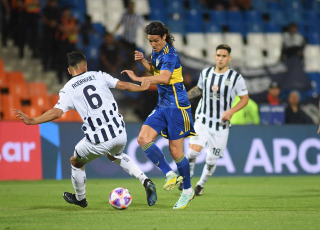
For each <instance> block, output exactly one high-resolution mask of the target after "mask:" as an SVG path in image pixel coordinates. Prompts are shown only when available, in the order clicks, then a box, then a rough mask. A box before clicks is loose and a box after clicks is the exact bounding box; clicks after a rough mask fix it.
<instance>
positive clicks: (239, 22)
mask: <svg viewBox="0 0 320 230" xmlns="http://www.w3.org/2000/svg"><path fill="white" fill-rule="evenodd" d="M227 23H228V24H227V25H228V28H229V31H230V32H232V33H241V34H242V35H243V36H246V25H245V23H244V17H243V14H242V12H240V11H227Z"/></svg>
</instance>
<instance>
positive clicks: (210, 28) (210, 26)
mask: <svg viewBox="0 0 320 230" xmlns="http://www.w3.org/2000/svg"><path fill="white" fill-rule="evenodd" d="M203 27H204V28H203V30H204V32H205V33H221V32H222V30H221V27H220V26H219V25H216V24H215V23H212V22H210V21H209V22H204V24H203Z"/></svg>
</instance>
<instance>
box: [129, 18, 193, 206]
mask: <svg viewBox="0 0 320 230" xmlns="http://www.w3.org/2000/svg"><path fill="white" fill-rule="evenodd" d="M145 32H146V34H147V36H148V40H149V43H150V45H151V47H152V57H151V62H148V61H147V60H146V59H145V58H144V55H143V54H142V53H141V52H138V51H136V52H135V60H136V61H138V62H140V63H141V64H142V65H143V67H144V68H145V70H146V71H148V72H149V73H151V74H153V75H154V76H144V77H137V76H136V75H135V74H134V73H133V72H132V71H124V72H127V73H128V75H129V77H130V78H131V79H132V80H133V81H138V82H141V81H143V80H145V79H147V80H150V81H151V82H152V84H156V85H157V87H158V94H159V98H158V105H157V106H156V108H155V109H154V110H153V111H152V112H151V114H150V115H149V116H148V118H147V119H146V121H145V123H144V125H143V126H142V128H141V131H140V134H139V137H138V143H139V145H140V146H141V148H142V150H143V151H144V152H145V153H146V155H147V156H148V157H149V159H150V160H151V161H152V162H153V163H154V164H155V165H156V166H158V168H159V169H160V170H161V171H162V172H163V174H164V175H165V176H166V183H165V185H164V189H165V190H172V189H173V188H174V187H175V186H176V185H178V184H179V183H181V182H182V180H183V192H182V194H181V197H180V199H179V200H178V201H177V203H176V204H175V205H174V206H173V209H183V208H185V207H186V206H187V205H188V203H189V202H190V201H191V200H192V199H193V197H194V191H193V189H192V187H191V181H190V166H189V162H188V160H187V158H186V157H185V156H184V154H183V140H184V138H185V137H188V136H193V135H195V132H194V128H193V120H192V115H191V105H190V102H189V100H188V96H187V92H186V89H185V87H184V85H183V77H182V66H181V63H180V59H179V56H178V54H177V51H176V50H175V48H174V47H173V41H174V38H173V36H172V35H171V34H170V32H169V29H168V27H167V26H165V25H164V24H162V23H161V22H151V23H150V24H149V25H147V26H146V27H145ZM159 134H161V135H162V136H164V137H166V138H168V139H169V149H170V154H171V156H172V157H173V159H174V161H175V162H176V164H177V168H178V171H179V174H180V176H178V175H176V174H175V173H174V171H173V170H172V169H171V167H170V166H169V164H168V162H167V161H166V159H165V158H164V155H163V153H162V151H161V150H160V149H159V148H158V146H156V145H155V143H154V140H155V138H156V137H157V136H158V135H159Z"/></svg>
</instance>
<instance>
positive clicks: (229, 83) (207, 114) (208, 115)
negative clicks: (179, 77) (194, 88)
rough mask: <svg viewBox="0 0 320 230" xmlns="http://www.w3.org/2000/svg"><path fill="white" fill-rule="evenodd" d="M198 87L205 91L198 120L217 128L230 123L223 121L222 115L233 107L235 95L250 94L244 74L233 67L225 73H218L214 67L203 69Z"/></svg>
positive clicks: (197, 111) (196, 115)
mask: <svg viewBox="0 0 320 230" xmlns="http://www.w3.org/2000/svg"><path fill="white" fill-rule="evenodd" d="M198 87H199V88H200V89H202V91H203V93H202V98H201V99H200V101H199V104H198V106H197V109H196V113H195V117H196V121H197V122H202V123H203V124H204V125H206V126H207V127H209V128H214V129H216V130H222V129H225V128H227V126H228V125H229V123H226V122H222V121H221V117H222V115H223V113H224V112H225V111H227V110H229V109H230V108H231V106H232V102H233V100H234V98H235V96H236V95H238V96H243V95H246V94H248V90H247V88H246V85H245V81H244V79H243V77H242V75H241V74H239V73H237V72H236V71H235V70H232V69H229V70H228V71H226V72H225V73H224V74H221V73H216V72H215V71H214V67H209V68H206V69H203V70H202V71H201V73H200V77H199V81H198Z"/></svg>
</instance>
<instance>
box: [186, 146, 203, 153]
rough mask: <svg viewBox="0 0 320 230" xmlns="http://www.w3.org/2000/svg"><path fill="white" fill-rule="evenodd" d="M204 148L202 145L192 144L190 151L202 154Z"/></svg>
mask: <svg viewBox="0 0 320 230" xmlns="http://www.w3.org/2000/svg"><path fill="white" fill-rule="evenodd" d="M202 148H203V147H202V146H201V145H196V144H190V146H189V149H192V150H194V151H196V152H200V151H201V149H202Z"/></svg>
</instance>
